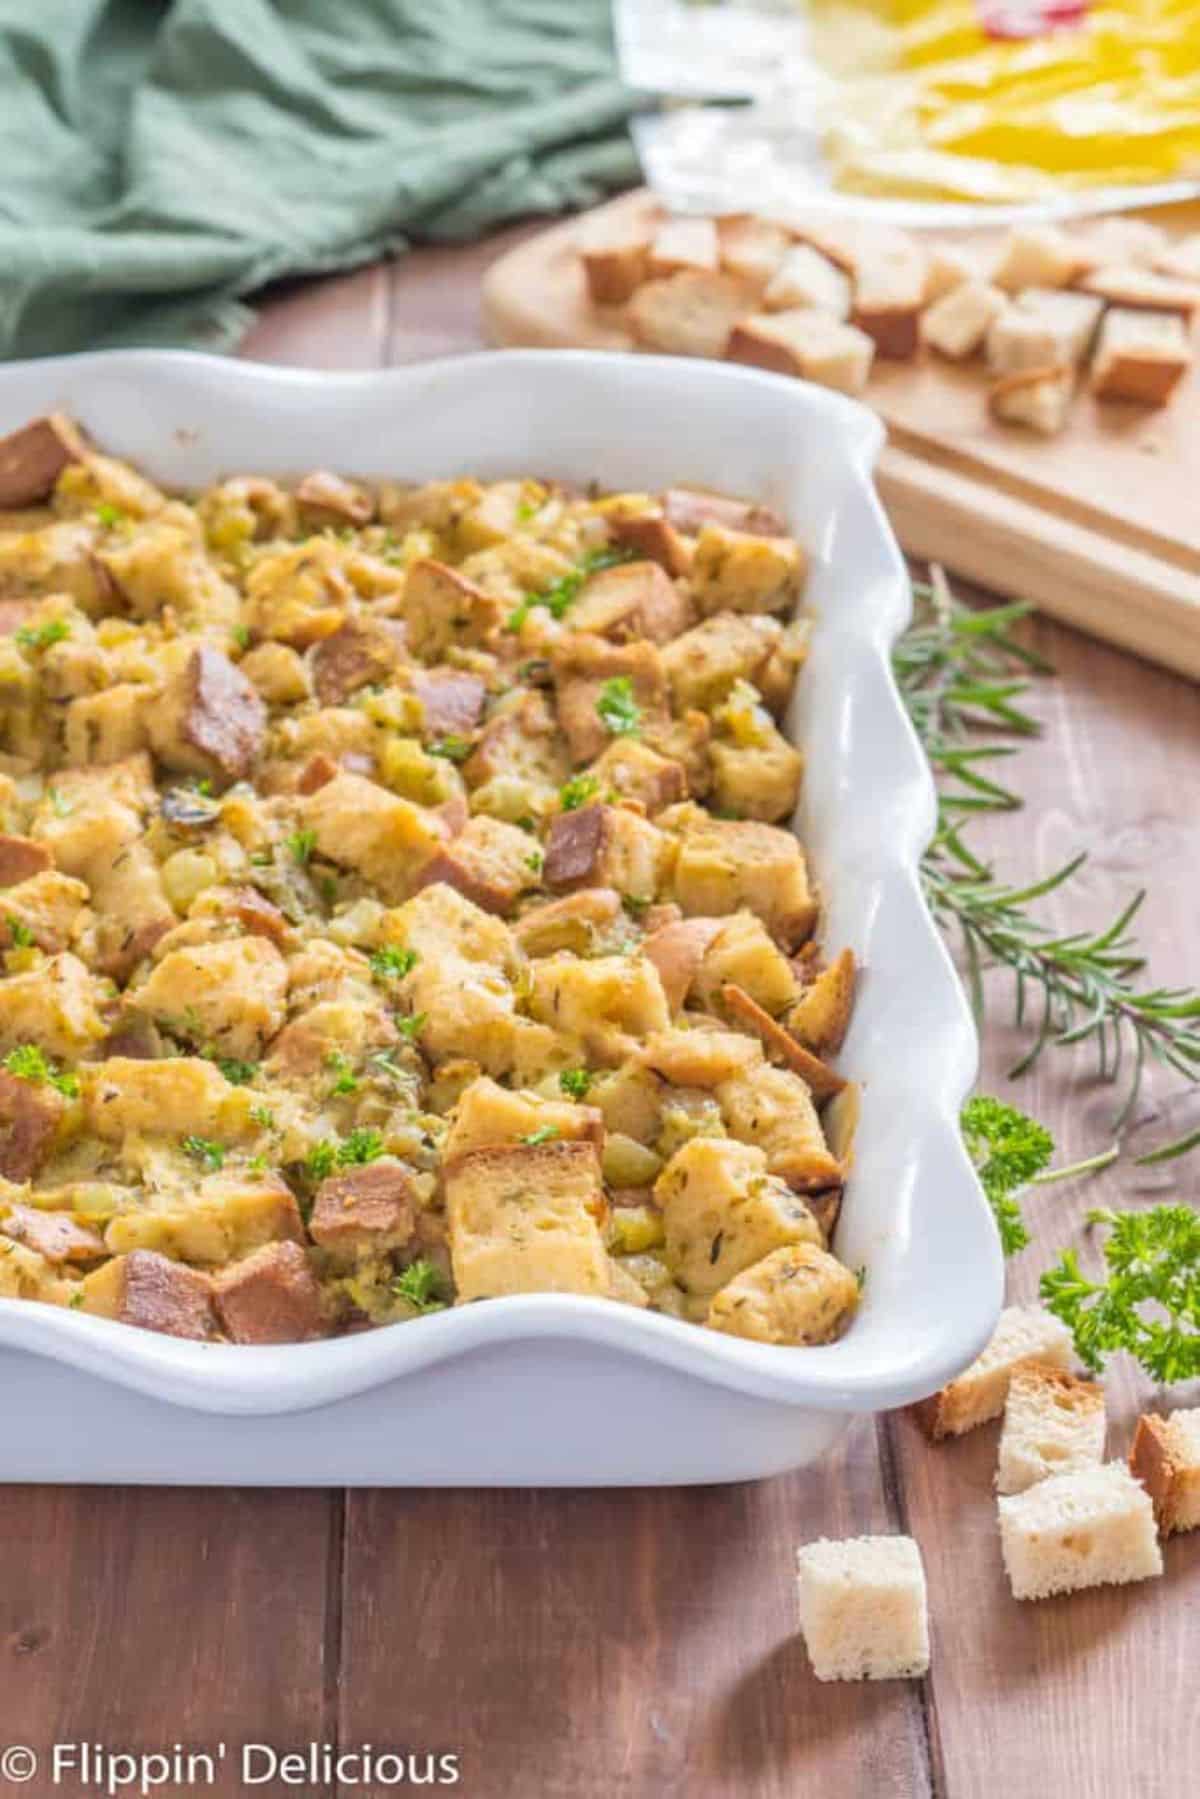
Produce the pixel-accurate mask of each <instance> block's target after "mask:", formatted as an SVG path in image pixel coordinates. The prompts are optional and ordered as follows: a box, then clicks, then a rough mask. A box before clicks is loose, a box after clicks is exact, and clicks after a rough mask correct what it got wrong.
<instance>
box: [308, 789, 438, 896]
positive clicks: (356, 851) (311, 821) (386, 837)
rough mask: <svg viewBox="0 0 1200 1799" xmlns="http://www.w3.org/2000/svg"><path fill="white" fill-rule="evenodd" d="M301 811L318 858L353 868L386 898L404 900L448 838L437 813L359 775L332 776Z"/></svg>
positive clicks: (310, 797) (312, 795) (309, 798)
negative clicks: (416, 879) (312, 835)
mask: <svg viewBox="0 0 1200 1799" xmlns="http://www.w3.org/2000/svg"><path fill="white" fill-rule="evenodd" d="M301 810H302V814H303V818H304V823H305V825H306V826H308V828H309V829H310V830H312V831H314V832H315V833H316V848H317V850H318V851H319V853H320V854H321V855H322V856H326V857H328V859H329V860H330V861H331V862H336V863H338V864H340V865H341V866H342V867H345V868H353V869H356V870H357V871H358V872H359V873H360V874H361V875H362V876H363V877H364V879H366V880H368V881H370V882H372V883H373V884H374V885H375V886H376V887H378V888H379V890H380V892H381V894H382V895H383V897H384V898H385V899H396V900H398V899H403V898H404V897H405V895H406V894H407V893H408V892H409V891H410V889H411V887H412V884H413V879H414V877H415V876H416V874H417V873H418V872H419V870H421V869H422V868H424V867H425V865H426V864H427V863H428V862H430V861H432V859H433V857H434V856H436V855H437V854H438V852H439V851H440V850H441V849H442V848H443V846H444V844H445V842H446V838H447V835H448V833H447V831H446V827H445V825H444V823H443V822H442V820H441V819H440V818H439V817H438V816H437V814H436V812H432V811H430V810H429V809H428V807H425V806H417V805H414V804H413V802H412V801H411V800H406V799H402V798H401V797H400V796H399V795H398V794H395V793H389V792H388V790H387V788H386V787H381V786H380V785H379V784H378V782H376V781H368V780H367V779H366V778H365V776H363V775H355V774H339V775H336V776H335V777H334V779H333V780H332V781H327V782H326V783H325V785H324V786H323V787H320V788H318V790H317V791H316V793H314V794H311V795H310V796H309V797H308V798H307V799H306V800H305V801H304V802H303V805H302V808H301Z"/></svg>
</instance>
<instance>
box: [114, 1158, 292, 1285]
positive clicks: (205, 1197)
mask: <svg viewBox="0 0 1200 1799" xmlns="http://www.w3.org/2000/svg"><path fill="white" fill-rule="evenodd" d="M303 1237H304V1225H303V1222H302V1220H301V1217H300V1208H299V1207H298V1206H297V1204H296V1200H295V1196H294V1194H293V1193H292V1191H291V1189H290V1188H289V1187H288V1185H287V1183H286V1182H285V1181H283V1180H282V1179H280V1177H279V1176H278V1175H273V1174H267V1175H261V1176H259V1175H250V1174H236V1173H235V1174H213V1175H208V1176H206V1177H205V1178H204V1179H203V1180H202V1181H200V1182H199V1183H198V1185H197V1187H196V1189H195V1191H194V1192H189V1193H187V1194H186V1195H184V1196H181V1195H179V1194H178V1193H174V1194H172V1193H171V1192H170V1191H169V1190H168V1191H167V1192H166V1193H163V1194H156V1195H154V1196H153V1198H152V1199H151V1200H150V1201H149V1202H148V1203H147V1204H146V1205H144V1206H142V1207H140V1208H139V1209H137V1210H136V1211H130V1212H118V1213H117V1214H116V1216H115V1217H114V1218H112V1219H110V1221H109V1224H108V1228H107V1229H106V1231H105V1233H104V1241H105V1244H106V1245H107V1247H108V1249H109V1251H110V1253H111V1254H113V1255H122V1254H125V1253H127V1252H129V1251H131V1250H139V1249H147V1250H156V1251H158V1252H159V1253H160V1254H162V1255H165V1256H170V1257H171V1258H172V1260H177V1261H181V1262H193V1263H203V1264H216V1263H218V1262H228V1261H230V1260H231V1259H232V1258H233V1257H235V1256H244V1255H248V1254H249V1253H250V1251H251V1250H254V1249H260V1248H261V1247H262V1245H263V1244H264V1243H280V1242H283V1241H285V1240H287V1241H291V1242H297V1243H298V1242H301V1241H302V1240H303Z"/></svg>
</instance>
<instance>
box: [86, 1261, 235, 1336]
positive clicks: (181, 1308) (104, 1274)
mask: <svg viewBox="0 0 1200 1799" xmlns="http://www.w3.org/2000/svg"><path fill="white" fill-rule="evenodd" d="M83 1310H84V1311H85V1312H91V1313H93V1314H94V1315H95V1316H96V1317H99V1318H114V1319H117V1320H118V1321H119V1322H120V1323H122V1324H136V1325H137V1326H138V1327H139V1328H140V1329H141V1330H148V1331H160V1332H162V1334H163V1335H164V1336H167V1337H185V1338H190V1339H192V1340H193V1341H195V1342H199V1343H205V1342H208V1341H209V1340H210V1339H211V1338H213V1337H215V1336H216V1332H217V1326H216V1320H215V1318H214V1317H213V1308H212V1282H211V1281H210V1280H209V1278H208V1277H207V1275H203V1274H197V1272H196V1270H195V1269H194V1268H185V1267H184V1265H183V1264H182V1263H181V1262H172V1261H170V1260H168V1258H167V1257H166V1256H160V1255H156V1254H155V1253H154V1251H153V1250H149V1249H135V1250H134V1251H133V1253H132V1254H131V1255H127V1256H114V1257H113V1259H112V1261H111V1262H105V1263H104V1265H103V1266H102V1267H100V1268H97V1269H96V1270H95V1272H94V1273H92V1274H89V1275H87V1276H86V1278H85V1279H84V1281H83Z"/></svg>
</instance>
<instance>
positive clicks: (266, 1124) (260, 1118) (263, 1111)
mask: <svg viewBox="0 0 1200 1799" xmlns="http://www.w3.org/2000/svg"><path fill="white" fill-rule="evenodd" d="M250 1121H251V1123H252V1124H257V1125H261V1127H262V1129H263V1130H264V1131H273V1130H274V1129H275V1114H274V1112H272V1110H271V1108H270V1106H251V1108H250Z"/></svg>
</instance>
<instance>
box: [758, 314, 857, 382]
mask: <svg viewBox="0 0 1200 1799" xmlns="http://www.w3.org/2000/svg"><path fill="white" fill-rule="evenodd" d="M726 355H727V356H728V358H729V360H730V362H744V363H748V364H749V365H750V366H751V367H752V368H759V369H769V370H771V372H772V373H773V374H776V375H796V376H798V377H799V378H800V379H801V380H804V381H815V382H816V383H817V385H818V386H819V387H832V388H835V389H836V390H837V391H838V392H839V393H844V394H860V393H862V391H863V389H864V388H865V387H866V385H867V378H868V376H869V375H870V373H871V363H872V361H873V359H874V356H875V343H874V340H873V339H872V338H871V337H869V336H868V335H867V333H866V332H865V331H860V330H859V329H858V328H857V326H855V325H848V324H846V323H845V322H844V321H843V320H841V319H836V318H834V317H833V316H832V315H831V314H830V313H828V312H818V311H817V310H816V309H815V308H814V307H808V306H803V307H799V308H797V309H796V310H794V311H789V312H760V313H755V314H754V315H753V316H752V317H751V318H746V319H743V320H742V321H741V323H740V324H738V325H736V326H735V328H734V330H733V332H732V335H731V336H730V338H729V345H728V349H727V350H726Z"/></svg>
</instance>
